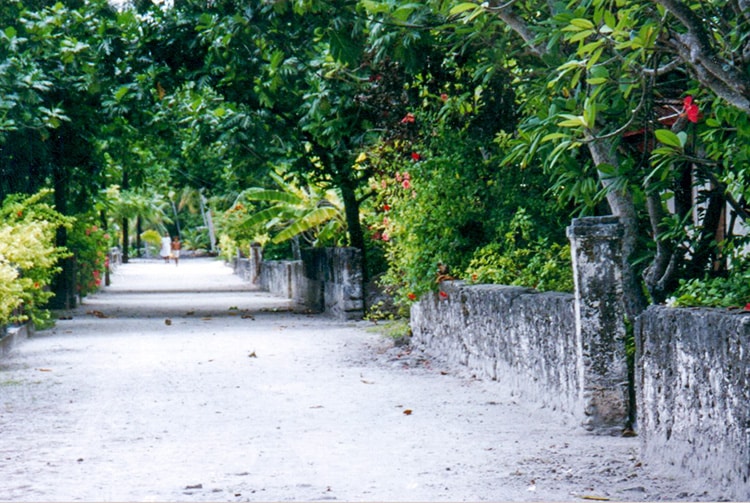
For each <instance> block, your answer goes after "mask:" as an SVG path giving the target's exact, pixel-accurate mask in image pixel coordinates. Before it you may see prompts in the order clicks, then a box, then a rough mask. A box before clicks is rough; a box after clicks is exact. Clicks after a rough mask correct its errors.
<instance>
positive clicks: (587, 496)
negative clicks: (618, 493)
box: [581, 494, 609, 501]
mask: <svg viewBox="0 0 750 503" xmlns="http://www.w3.org/2000/svg"><path fill="white" fill-rule="evenodd" d="M581 499H584V500H592V501H609V498H605V497H604V496H592V495H588V494H587V495H584V496H581Z"/></svg>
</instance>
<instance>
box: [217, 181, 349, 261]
mask: <svg viewBox="0 0 750 503" xmlns="http://www.w3.org/2000/svg"><path fill="white" fill-rule="evenodd" d="M269 178H271V179H272V180H273V181H274V182H275V183H276V186H277V187H278V188H276V189H267V188H263V187H251V188H248V189H245V190H244V191H242V192H241V193H240V195H239V196H238V197H237V200H236V202H235V204H234V205H233V206H232V208H230V209H229V210H228V211H227V213H226V214H225V218H224V220H223V222H224V225H223V229H224V232H226V233H228V235H229V237H230V238H232V239H235V240H237V241H253V240H255V241H257V240H259V237H260V236H262V235H265V234H271V237H270V242H271V243H273V244H279V243H282V242H284V241H288V240H290V239H294V238H302V239H303V240H304V243H305V244H306V245H307V246H332V245H337V244H341V243H342V241H343V238H344V236H345V232H346V222H345V220H344V216H343V206H342V203H341V201H340V199H339V197H338V195H337V193H336V191H334V190H324V189H321V188H320V186H319V185H316V184H312V183H311V184H308V185H307V186H305V187H300V186H298V185H297V184H296V183H295V182H294V180H293V179H285V178H284V177H283V176H281V175H279V174H277V173H270V174H269ZM246 205H248V206H246ZM261 239H262V238H261Z"/></svg>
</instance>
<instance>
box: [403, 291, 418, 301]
mask: <svg viewBox="0 0 750 503" xmlns="http://www.w3.org/2000/svg"><path fill="white" fill-rule="evenodd" d="M406 296H407V297H408V298H409V300H417V295H416V294H415V293H414V292H409V293H408V294H407V295H406Z"/></svg>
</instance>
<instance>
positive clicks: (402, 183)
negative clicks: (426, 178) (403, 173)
mask: <svg viewBox="0 0 750 503" xmlns="http://www.w3.org/2000/svg"><path fill="white" fill-rule="evenodd" d="M401 186H402V187H403V188H405V189H408V188H411V182H410V181H409V179H408V178H404V181H403V182H401Z"/></svg>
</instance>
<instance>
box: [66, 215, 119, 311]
mask: <svg viewBox="0 0 750 503" xmlns="http://www.w3.org/2000/svg"><path fill="white" fill-rule="evenodd" d="M94 222H96V219H94V218H92V217H90V216H87V215H79V216H78V217H77V218H76V220H75V223H74V224H73V227H72V229H71V230H70V232H69V233H68V244H67V248H68V249H69V250H70V252H71V253H72V254H73V257H75V261H76V273H77V277H76V292H77V294H78V295H79V296H80V297H85V296H86V295H88V294H90V293H93V292H95V291H97V290H98V289H99V287H100V286H101V285H102V280H103V278H104V274H105V270H106V267H107V250H108V249H109V242H110V236H109V234H108V233H106V232H105V231H104V230H103V229H101V228H100V227H99V226H98V225H97V224H96V223H94Z"/></svg>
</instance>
